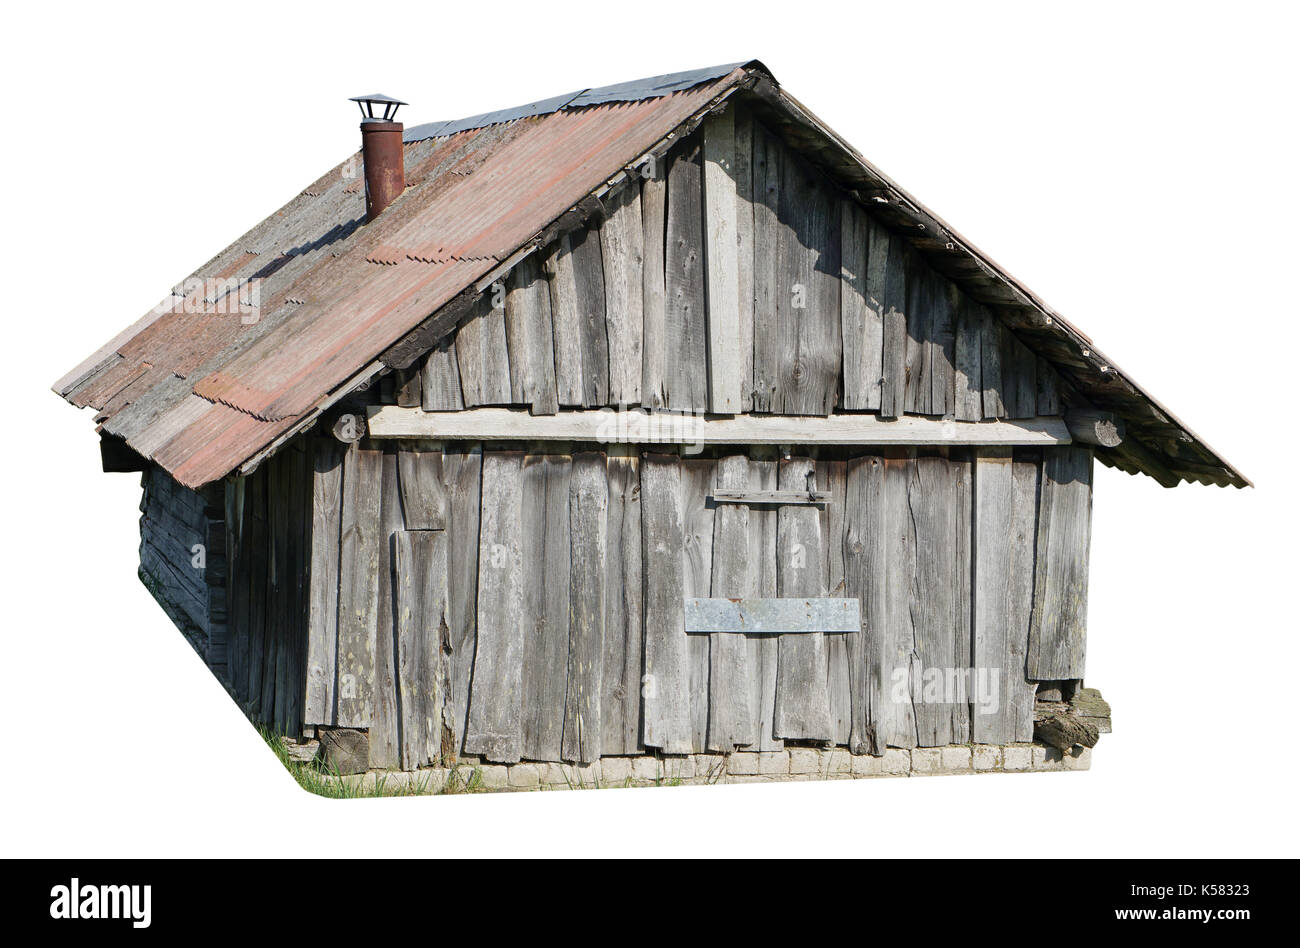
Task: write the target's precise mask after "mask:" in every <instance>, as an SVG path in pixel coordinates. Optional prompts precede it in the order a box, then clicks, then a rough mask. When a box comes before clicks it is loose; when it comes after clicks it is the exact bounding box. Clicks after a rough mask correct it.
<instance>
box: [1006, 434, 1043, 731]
mask: <svg viewBox="0 0 1300 948" xmlns="http://www.w3.org/2000/svg"><path fill="white" fill-rule="evenodd" d="M1039 471H1040V455H1039V453H1038V452H1029V451H1026V452H1016V453H1015V454H1014V455H1013V461H1012V468H1011V571H1010V579H1009V581H1008V583H1007V664H1006V672H1005V679H1004V680H1003V681H1001V682H1000V683H999V684H1000V686H1001V687H1000V694H1001V697H1002V700H1003V701H1006V702H1007V703H1008V704H1009V705H1010V712H1009V716H1010V724H1011V728H1012V730H1013V732H1014V735H1015V736H1014V738H1013V740H1016V741H1032V740H1033V739H1034V694H1035V692H1036V691H1037V686H1036V685H1035V684H1034V683H1033V682H1032V681H1029V680H1028V677H1027V675H1026V667H1027V661H1028V651H1029V626H1030V619H1031V615H1032V610H1033V602H1034V559H1035V558H1036V556H1037V553H1038V551H1037V535H1036V524H1037V520H1038V478H1039Z"/></svg>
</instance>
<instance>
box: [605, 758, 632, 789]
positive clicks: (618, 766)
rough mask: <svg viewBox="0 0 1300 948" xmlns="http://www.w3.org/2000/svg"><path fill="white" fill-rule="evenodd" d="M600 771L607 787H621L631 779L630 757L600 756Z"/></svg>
mask: <svg viewBox="0 0 1300 948" xmlns="http://www.w3.org/2000/svg"><path fill="white" fill-rule="evenodd" d="M600 772H601V775H602V776H603V777H604V783H605V785H606V786H608V787H621V786H623V785H625V784H626V783H627V782H628V781H629V780H631V779H632V758H631V757H602V758H601V760H600Z"/></svg>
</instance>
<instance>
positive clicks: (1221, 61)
mask: <svg viewBox="0 0 1300 948" xmlns="http://www.w3.org/2000/svg"><path fill="white" fill-rule="evenodd" d="M1283 9H1284V8H1283V6H1282V5H1280V4H1279V5H1276V6H1273V5H1253V4H1243V3H1235V4H1232V5H1227V6H1218V7H1210V6H1199V5H1194V4H1190V3H1179V4H1176V5H1175V4H1171V5H1168V6H1165V5H1155V4H1144V5H1142V6H1141V8H1140V9H1139V8H1137V5H1136V4H1120V5H1114V6H1111V5H1106V4H1099V3H1093V4H1089V5H1087V6H1083V7H1080V6H1078V5H1072V8H1070V9H1067V8H1065V7H1064V6H1061V5H1050V7H1049V5H1046V4H1040V3H1033V4H986V5H979V6H978V7H977V5H975V4H961V5H952V6H947V5H939V4H924V5H921V4H917V5H912V4H907V5H904V4H899V3H889V4H883V5H878V6H877V5H872V4H864V3H851V4H844V5H843V6H842V7H836V6H835V5H833V4H830V3H817V4H807V3H805V4H794V5H789V4H786V5H778V4H758V3H755V4H726V5H723V4H705V3H701V2H692V3H684V4H674V3H668V2H662V3H650V4H647V3H622V4H620V3H608V2H604V3H595V4H567V5H561V4H550V3H548V4H538V3H528V4H518V5H515V6H513V7H512V6H511V5H509V4H505V3H491V4H469V5H464V4H456V5H451V4H433V3H420V4H410V5H404V4H400V3H393V2H385V3H379V4H345V5H330V4H324V3H317V4H312V5H310V6H300V5H294V6H293V7H292V8H288V5H285V7H282V6H281V5H279V4H271V3H267V2H260V3H255V4H241V3H236V2H231V0H226V2H223V3H221V4H213V5H212V6H211V7H209V8H207V9H204V10H201V9H199V8H195V7H190V6H188V5H179V4H167V5H160V6H157V7H152V6H143V5H139V6H131V5H124V4H86V5H69V4H59V5H57V6H56V5H51V4H22V5H12V6H11V7H10V8H9V9H8V10H7V11H6V22H5V27H4V39H3V44H4V55H3V57H0V70H3V74H4V83H3V88H4V89H5V90H6V93H7V98H8V108H7V109H6V110H5V116H4V118H3V120H2V121H3V125H2V126H0V127H2V128H3V132H0V134H3V135H4V138H5V147H4V148H3V157H2V158H0V161H3V162H4V166H5V167H4V174H3V178H2V179H0V181H2V182H3V188H4V204H5V209H6V214H5V220H4V229H3V234H2V236H0V239H2V240H3V241H4V253H3V256H2V257H0V260H3V267H4V291H3V300H4V318H5V321H4V339H3V350H4V357H3V358H4V362H3V364H4V371H3V385H4V393H3V396H4V400H3V405H4V407H5V410H6V415H5V418H6V423H5V428H6V431H7V433H8V435H9V437H8V438H7V439H6V441H5V442H4V445H3V448H2V449H0V451H2V452H3V453H2V454H0V459H2V463H0V477H3V478H4V485H3V494H2V495H0V496H3V499H4V507H3V519H2V520H0V557H3V568H2V570H0V582H3V584H4V585H3V592H4V598H3V610H0V636H2V638H0V642H2V643H3V644H2V645H0V721H2V722H3V727H4V732H3V733H4V740H3V743H2V744H0V760H3V764H2V765H0V854H3V855H45V856H91V855H95V856H126V855H177V856H180V855H184V856H194V855H204V856H207V855H211V856H218V855H222V856H233V855H289V854H308V855H329V856H345V855H446V854H449V853H455V854H457V855H470V854H474V855H495V854H506V853H530V854H541V855H574V854H619V855H650V854H667V853H674V854H681V853H691V854H755V855H767V854H779V853H809V854H811V853H818V854H836V855H846V854H861V855H910V856H930V855H935V856H938V855H985V854H987V855H1026V856H1044V855H1050V856H1076V857H1077V856H1091V855H1115V856H1119V855H1151V856H1200V855H1264V854H1272V855H1296V854H1297V846H1296V843H1297V831H1296V824H1297V820H1296V817H1295V813H1294V809H1293V805H1294V800H1295V794H1296V776H1297V765H1298V763H1300V742H1297V740H1296V736H1295V721H1296V712H1295V705H1296V696H1297V694H1298V690H1297V685H1298V682H1297V679H1298V678H1300V661H1298V659H1300V654H1298V651H1297V644H1296V639H1297V621H1296V604H1297V601H1298V597H1297V587H1298V586H1300V581H1298V580H1297V576H1296V565H1297V563H1296V560H1297V554H1296V545H1295V539H1296V528H1297V522H1296V513H1297V497H1298V496H1300V485H1297V484H1296V483H1295V480H1296V472H1297V470H1298V469H1297V468H1296V467H1295V465H1294V463H1293V462H1294V460H1295V450H1294V447H1293V444H1294V440H1295V431H1294V425H1295V415H1296V400H1297V390H1298V389H1300V385H1298V384H1297V370H1296V365H1297V361H1296V324H1297V315H1298V314H1297V303H1296V300H1297V290H1296V280H1295V273H1296V269H1295V265H1294V262H1295V258H1296V250H1297V241H1296V228H1297V224H1296V217H1297V213H1296V212H1297V210H1298V208H1297V185H1296V183H1295V182H1296V176H1297V173H1298V171H1300V169H1298V164H1300V163H1298V162H1297V154H1296V147H1295V137H1294V134H1295V133H1294V129H1295V124H1296V111H1295V110H1296V106H1295V102H1296V93H1297V91H1298V89H1297V85H1298V84H1297V70H1296V67H1295V65H1294V64H1295V61H1296V53H1295V47H1296V38H1297V37H1296V34H1297V31H1296V22H1295V20H1294V19H1292V18H1291V15H1290V14H1288V13H1284V12H1282V11H1283ZM755 57H756V58H759V59H761V60H763V61H764V62H765V63H766V64H767V66H768V67H769V68H771V69H772V71H773V72H774V73H775V75H776V77H777V79H778V80H779V81H780V82H781V83H782V84H783V85H784V86H785V87H786V88H787V89H789V90H790V92H791V93H792V94H794V95H795V96H796V97H797V98H799V99H800V100H801V101H802V102H804V103H805V104H807V105H808V106H809V107H810V108H811V109H812V110H813V111H814V112H816V113H817V114H818V115H820V116H821V117H822V118H823V119H825V120H826V121H827V122H828V123H829V124H830V125H831V126H832V127H833V128H835V129H836V130H837V131H839V132H840V133H841V134H842V135H843V136H844V137H845V138H846V139H848V140H849V141H851V142H853V143H854V144H855V145H856V146H857V147H858V148H860V149H861V151H862V152H863V153H864V154H865V155H867V156H868V157H869V158H870V159H871V160H872V161H873V162H875V163H876V164H877V165H878V166H880V167H881V168H883V169H884V170H885V171H886V172H887V173H888V174H890V175H891V176H893V177H894V178H895V179H896V180H897V181H898V182H900V183H901V184H902V185H903V186H904V187H905V188H908V189H909V190H911V191H912V193H914V194H916V195H917V196H918V197H919V198H920V199H921V200H922V201H924V202H925V203H927V204H928V205H929V206H930V207H932V208H934V209H935V210H936V211H937V212H938V213H939V214H940V215H942V216H943V217H944V218H945V219H947V220H948V221H949V222H950V223H951V224H952V225H953V226H955V227H956V228H957V229H958V230H960V231H961V232H962V233H964V234H965V235H966V236H967V237H968V238H970V239H971V240H973V241H974V242H975V243H976V244H977V245H978V246H980V247H981V248H983V249H984V250H985V251H986V252H988V253H989V254H991V255H992V256H993V257H994V259H996V260H998V261H999V262H1000V263H1002V264H1003V265H1004V266H1006V267H1007V268H1008V269H1009V270H1010V271H1011V272H1012V273H1014V274H1016V275H1017V276H1018V277H1019V278H1021V279H1022V280H1024V281H1025V282H1026V283H1027V284H1028V285H1029V286H1031V287H1033V288H1034V289H1035V290H1036V291H1037V292H1038V293H1040V294H1041V295H1042V296H1043V297H1044V298H1045V299H1046V300H1047V301H1048V302H1049V303H1050V304H1051V305H1052V306H1054V307H1055V308H1057V309H1058V310H1059V311H1060V312H1061V313H1062V314H1064V315H1065V316H1066V317H1067V318H1069V319H1071V320H1072V321H1073V322H1075V323H1076V324H1077V325H1079V326H1080V327H1081V328H1082V329H1083V330H1084V331H1085V332H1087V333H1089V334H1090V335H1091V336H1092V338H1093V339H1094V340H1095V341H1096V343H1097V345H1098V347H1099V348H1100V349H1101V350H1102V351H1104V352H1105V353H1106V354H1107V355H1108V356H1109V357H1111V358H1112V359H1114V360H1115V361H1116V362H1117V363H1118V364H1119V365H1121V366H1123V367H1124V368H1125V369H1126V370H1127V371H1128V372H1130V373H1131V374H1132V375H1133V376H1134V377H1136V378H1137V379H1138V380H1139V381H1140V382H1141V384H1143V385H1144V386H1146V387H1147V388H1148V389H1149V390H1150V391H1152V392H1153V393H1155V394H1156V395H1157V397H1159V398H1160V399H1161V400H1162V401H1164V402H1165V404H1167V405H1168V406H1170V407H1171V408H1172V409H1173V410H1174V411H1175V412H1176V413H1177V414H1178V415H1179V417H1181V418H1182V419H1183V420H1184V421H1185V422H1186V423H1187V424H1189V425H1191V426H1192V427H1193V428H1194V429H1195V430H1196V431H1197V432H1199V433H1200V434H1201V435H1203V436H1204V437H1205V438H1207V439H1208V440H1209V442H1210V443H1211V444H1213V445H1214V446H1215V448H1217V449H1218V450H1220V451H1222V452H1223V454H1224V456H1225V457H1227V458H1229V459H1230V460H1231V461H1232V462H1233V463H1235V464H1236V465H1237V466H1238V467H1239V468H1240V469H1241V470H1242V471H1244V472H1245V473H1246V474H1247V476H1249V477H1251V478H1252V479H1253V480H1254V481H1255V483H1256V484H1257V485H1258V486H1257V487H1256V488H1255V489H1254V490H1246V491H1239V490H1234V489H1221V488H1209V487H1202V486H1187V485H1184V486H1182V487H1180V488H1178V489H1177V490H1165V489H1162V488H1161V487H1159V486H1158V485H1157V484H1156V483H1155V482H1154V481H1151V480H1149V479H1146V478H1135V477H1129V476H1126V475H1123V474H1120V473H1118V472H1116V471H1113V470H1111V469H1108V468H1099V473H1098V476H1097V485H1096V497H1095V520H1094V542H1093V557H1092V588H1091V603H1090V610H1089V618H1090V622H1089V633H1090V634H1089V640H1088V683H1089V684H1091V685H1095V686H1097V687H1100V688H1101V689H1102V692H1103V694H1104V695H1105V696H1106V698H1107V699H1108V700H1109V701H1110V702H1111V704H1112V705H1113V707H1114V714H1115V733H1114V734H1111V735H1109V736H1106V737H1104V738H1103V739H1102V742H1101V744H1100V746H1099V747H1098V749H1097V751H1096V754H1095V758H1094V764H1093V769H1092V770H1091V771H1090V772H1089V773H1086V774H1049V775H1033V776H990V777H978V778H977V777H948V778H934V779H925V780H922V779H912V780H875V781H855V782H842V783H814V784H793V785H780V786H741V787H703V788H681V789H671V790H669V789H662V790H655V789H650V790H621V791H607V792H597V793H590V792H580V793H546V794H510V795H496V796H468V797H467V796H460V797H448V798H434V799H394V800H375V801H352V802H332V801H326V800H321V799H317V798H315V797H312V796H309V795H308V794H306V793H304V792H302V791H301V790H299V789H298V788H297V787H296V785H295V784H294V783H293V781H292V780H291V779H290V777H289V776H288V775H287V774H286V773H285V772H284V771H283V770H282V769H281V767H280V765H279V764H278V763H277V762H276V761H275V759H274V758H273V757H272V755H271V754H270V753H269V752H268V751H267V750H266V749H265V747H264V746H262V744H261V743H260V741H259V740H258V738H257V736H256V735H255V733H254V732H253V730H252V728H251V726H250V725H249V724H248V723H247V722H246V721H245V720H244V719H243V717H242V716H241V715H240V713H239V712H238V711H237V710H236V708H235V706H234V705H233V704H232V703H231V702H230V700H229V699H228V698H227V697H226V695H225V693H224V692H223V691H222V689H221V688H220V687H219V686H218V685H217V683H216V682H215V681H214V680H213V679H212V678H211V676H210V675H209V673H208V672H207V671H206V669H205V668H204V667H203V666H202V664H201V663H200V662H199V660H198V659H197V657H196V656H195V655H194V653H193V652H192V651H191V650H190V648H189V646H188V645H186V644H185V642H184V641H183V640H182V639H181V637H180V635H179V634H178V633H177V632H176V630H175V629H174V628H173V627H172V626H171V624H170V623H169V622H168V620H167V618H166V617H165V616H164V615H163V613H162V612H161V611H160V610H159V609H158V607H157V606H156V605H155V604H154V603H153V601H152V600H151V599H150V597H149V595H148V593H147V592H146V591H145V589H144V588H143V587H142V586H141V585H140V583H139V582H138V581H137V579H136V577H135V569H136V544H137V542H138V532H137V529H138V528H137V516H138V512H137V508H136V505H137V503H138V500H139V488H138V479H137V476H135V475H124V474H117V475H108V474H103V473H100V471H99V456H98V448H97V439H96V437H95V435H94V434H93V432H92V424H91V415H90V413H89V412H85V413H78V412H77V411H76V410H75V409H73V408H71V407H70V406H68V405H66V404H64V403H63V402H61V401H60V400H59V399H58V398H57V397H56V396H55V395H53V394H52V393H51V392H50V391H49V385H50V384H51V383H52V382H53V381H54V379H56V378H57V377H59V376H60V375H62V374H63V373H64V372H65V371H66V370H67V369H69V368H71V367H72V366H73V365H74V364H76V363H77V362H79V361H80V360H81V359H82V358H84V357H85V356H86V355H87V354H88V353H90V352H91V351H93V350H94V349H96V348H97V347H98V346H99V345H100V344H102V343H103V342H104V341H106V340H107V339H108V338H109V337H111V336H112V335H113V334H114V333H116V332H117V331H118V330H119V329H121V328H122V327H123V326H125V325H127V324H128V323H130V322H131V321H132V320H134V319H135V318H137V317H138V316H139V315H141V314H142V313H143V312H144V311H145V310H147V309H148V308H149V307H150V306H152V305H153V304H154V302H156V301H157V300H158V299H159V298H160V297H161V296H162V295H163V294H164V293H165V291H166V290H167V288H168V287H169V286H171V285H172V284H173V283H175V282H176V281H177V280H179V279H181V278H183V277H184V276H186V275H187V274H189V273H190V272H191V271H192V270H193V269H194V268H195V267H196V266H197V265H199V264H200V263H201V262H202V261H204V260H206V259H208V258H209V257H210V256H211V255H212V254H213V253H215V252H216V251H217V250H219V249H220V248H222V247H224V246H225V245H226V244H228V243H229V242H230V241H231V240H233V239H234V238H236V237H237V236H238V235H239V234H241V233H243V232H244V231H245V230H246V229H247V228H248V227H250V226H252V225H253V224H254V223H255V222H257V221H258V220H260V219H261V218H263V217H264V216H265V215H266V214H268V213H270V212H271V211H273V210H274V209H275V208H277V207H278V206H280V205H281V204H282V203H283V202H284V201H286V200H288V199H289V198H290V197H291V196H292V195H294V194H295V193H296V192H297V191H299V190H300V189H301V188H302V187H304V186H305V185H306V184H308V183H309V182H311V181H312V180H314V179H315V178H316V177H317V176H318V175H319V174H321V173H322V172H323V171H325V170H326V169H328V168H330V167H332V166H333V165H334V164H335V163H337V162H338V161H340V160H341V159H342V158H343V157H344V156H346V155H347V154H349V153H350V152H351V151H352V150H353V149H355V148H356V147H357V143H358V137H359V136H358V132H357V115H356V107H355V106H354V105H352V104H351V103H349V102H347V101H346V99H347V97H348V96H350V95H356V94H359V93H366V92H372V91H375V90H379V91H382V92H386V93H389V94H392V95H397V96H399V97H401V98H404V99H407V100H408V101H410V102H411V103H413V104H412V106H411V107H410V108H409V109H407V110H406V114H405V115H404V116H403V118H405V120H406V121H407V123H408V124H415V123H418V122H422V121H430V120H434V119H449V118H457V117H460V116H464V115H471V114H475V113H478V112H482V111H486V110H490V109H496V108H502V107H506V106H511V105H515V104H519V103H522V102H529V101H533V100H535V99H539V98H542V97H545V96H550V95H554V94H559V93H563V92H567V91H570V90H574V89H579V88H583V87H587V86H598V85H603V84H608V83H612V82H618V81H621V80H625V79H631V78H636V77H641V76H647V75H655V74H659V73H664V72H670V71H676V70H682V69H690V68H695V67H699V66H704V65H711V64H716V63H725V62H732V61H736V60H745V59H750V58H755ZM525 170H526V169H525Z"/></svg>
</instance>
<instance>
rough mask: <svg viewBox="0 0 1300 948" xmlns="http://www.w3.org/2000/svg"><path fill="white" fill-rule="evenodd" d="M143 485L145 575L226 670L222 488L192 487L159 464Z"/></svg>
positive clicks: (199, 646) (198, 644) (203, 650)
mask: <svg viewBox="0 0 1300 948" xmlns="http://www.w3.org/2000/svg"><path fill="white" fill-rule="evenodd" d="M140 486H141V497H140V568H139V575H140V579H141V581H143V582H144V584H145V586H146V588H148V589H149V591H150V593H152V594H153V596H154V598H155V599H157V600H158V602H159V604H160V605H162V607H163V609H164V611H165V612H166V613H167V615H168V616H169V617H170V618H171V620H172V621H173V622H174V623H175V624H176V626H177V628H179V629H180V630H181V631H182V632H183V633H184V634H185V636H186V638H187V639H188V640H189V641H190V643H191V644H192V645H193V646H194V647H195V650H196V651H198V653H199V654H200V655H201V656H202V657H203V659H204V660H205V661H206V662H207V663H208V665H209V666H210V667H211V668H212V669H213V670H214V671H216V672H217V673H218V674H222V675H224V674H225V671H226V664H227V658H228V651H227V628H226V541H225V512H224V499H223V491H222V488H221V486H220V485H217V486H216V487H210V488H206V489H204V490H202V491H193V490H190V489H189V488H188V487H183V486H182V485H180V484H178V483H177V482H176V481H175V480H173V479H172V478H171V476H170V475H168V474H167V472H165V471H164V470H162V469H161V468H160V467H158V466H157V465H150V466H149V467H147V468H146V469H145V470H144V472H143V474H142V475H141V478H140Z"/></svg>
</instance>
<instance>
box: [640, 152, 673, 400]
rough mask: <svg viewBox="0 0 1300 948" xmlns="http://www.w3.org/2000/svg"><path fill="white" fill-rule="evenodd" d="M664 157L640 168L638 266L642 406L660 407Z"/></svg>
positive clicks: (663, 389)
mask: <svg viewBox="0 0 1300 948" xmlns="http://www.w3.org/2000/svg"><path fill="white" fill-rule="evenodd" d="M666 165H667V159H666V158H662V159H658V160H655V161H652V162H651V163H650V165H648V166H646V167H645V168H644V169H643V171H642V178H641V231H642V235H643V241H642V244H643V248H644V251H645V262H644V264H643V266H642V268H641V276H642V281H643V282H642V293H641V304H642V306H643V308H644V332H643V343H642V347H641V359H642V367H641V406H642V407H643V408H650V409H654V408H662V407H663V406H664V400H665V398H666V397H667V384H668V383H667V379H668V368H667V357H668V349H667V347H668V336H667V332H668V329H667V325H666V322H665V320H666V318H667V317H666V313H665V307H666V298H665V288H664V267H665V257H664V252H665V251H664V232H665V229H666V227H667V220H666V215H667V196H668V185H667V174H666Z"/></svg>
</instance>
